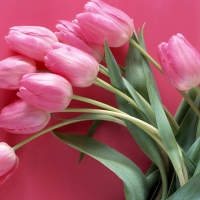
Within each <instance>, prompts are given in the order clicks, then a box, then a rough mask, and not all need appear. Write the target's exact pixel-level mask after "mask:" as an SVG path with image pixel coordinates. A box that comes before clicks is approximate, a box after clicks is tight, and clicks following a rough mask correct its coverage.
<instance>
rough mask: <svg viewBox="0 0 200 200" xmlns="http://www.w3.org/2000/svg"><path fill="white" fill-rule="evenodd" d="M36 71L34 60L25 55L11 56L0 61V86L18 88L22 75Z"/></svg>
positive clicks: (10, 88) (11, 88)
mask: <svg viewBox="0 0 200 200" xmlns="http://www.w3.org/2000/svg"><path fill="white" fill-rule="evenodd" d="M33 72H36V65H35V62H34V60H32V59H30V58H27V57H25V56H21V55H18V56H12V57H9V58H6V59H4V60H2V61H0V88H3V89H9V90H15V89H18V88H19V86H18V81H19V80H20V79H21V78H22V76H23V75H25V74H28V73H33Z"/></svg>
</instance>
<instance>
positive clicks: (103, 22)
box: [75, 0, 134, 47]
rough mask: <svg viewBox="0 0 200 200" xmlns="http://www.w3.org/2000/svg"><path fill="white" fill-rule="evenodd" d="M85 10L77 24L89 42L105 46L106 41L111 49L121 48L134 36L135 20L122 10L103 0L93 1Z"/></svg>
mask: <svg viewBox="0 0 200 200" xmlns="http://www.w3.org/2000/svg"><path fill="white" fill-rule="evenodd" d="M84 8H85V12H84V13H81V14H78V15H77V16H76V19H77V21H75V22H76V23H77V24H78V26H79V27H80V28H81V30H82V34H83V35H84V37H85V38H86V39H87V41H88V42H91V43H95V44H101V45H103V44H104V40H105V39H106V40H107V42H108V45H109V46H110V47H119V46H121V45H123V44H125V43H126V42H127V41H128V40H129V38H130V37H131V36H132V34H133V31H134V25H133V20H132V19H131V18H130V17H129V16H128V15H126V14H125V13H124V12H122V11H121V10H118V9H117V8H114V7H112V6H110V5H108V4H106V3H104V2H103V1H101V0H91V1H90V2H88V3H87V4H86V5H85V7H84Z"/></svg>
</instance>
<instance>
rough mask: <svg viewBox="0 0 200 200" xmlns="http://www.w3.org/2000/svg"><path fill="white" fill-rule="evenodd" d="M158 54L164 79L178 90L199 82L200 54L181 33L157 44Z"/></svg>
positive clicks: (188, 87) (191, 86)
mask: <svg viewBox="0 0 200 200" xmlns="http://www.w3.org/2000/svg"><path fill="white" fill-rule="evenodd" d="M158 56H159V59H160V62H161V66H162V70H163V73H164V76H165V77H166V79H167V80H168V81H169V82H170V83H171V84H172V85H173V86H174V87H176V88H178V89H179V90H188V89H190V88H193V87H195V86H197V85H198V84H199V83H200V55H199V53H198V52H197V51H196V49H195V48H194V47H193V46H192V45H191V44H190V43H189V42H188V41H187V40H186V39H185V38H184V37H183V35H181V34H177V35H174V36H172V37H171V38H170V40H169V42H168V43H165V42H163V43H161V44H160V45H159V46H158Z"/></svg>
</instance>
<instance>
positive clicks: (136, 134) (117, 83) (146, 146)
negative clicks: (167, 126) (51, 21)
mask: <svg viewBox="0 0 200 200" xmlns="http://www.w3.org/2000/svg"><path fill="white" fill-rule="evenodd" d="M105 57H106V64H107V67H108V70H109V76H110V80H111V83H112V85H113V86H114V87H115V88H117V89H118V90H120V91H121V92H123V93H124V94H127V92H126V87H125V85H124V81H123V78H122V76H121V73H120V70H119V67H118V65H117V63H116V61H115V59H114V57H113V55H112V53H111V51H110V49H109V47H108V45H107V43H106V42H105ZM116 100H117V103H118V106H119V108H120V110H122V111H123V112H126V113H127V114H129V115H130V116H133V117H136V118H138V119H141V115H140V113H139V112H138V111H137V110H136V109H134V108H133V107H132V106H131V105H130V104H129V103H127V101H126V100H124V99H123V98H122V97H120V96H118V95H116ZM124 121H125V123H126V126H127V128H128V130H129V132H130V134H131V135H132V137H133V138H134V139H135V141H136V142H137V143H138V145H139V146H140V148H141V149H142V150H143V151H144V152H145V154H146V155H147V156H148V157H149V158H150V159H151V160H152V161H153V162H154V163H155V164H156V165H157V166H158V168H159V170H160V173H161V177H162V186H163V187H162V188H163V193H162V198H163V199H165V197H166V194H167V179H166V174H165V170H164V164H163V161H162V158H161V155H160V152H159V148H158V146H157V144H156V142H155V141H154V140H153V139H152V138H151V137H150V136H149V135H148V134H147V133H146V132H144V131H143V130H142V129H140V128H139V127H138V126H136V125H135V124H133V123H131V122H130V121H127V120H124Z"/></svg>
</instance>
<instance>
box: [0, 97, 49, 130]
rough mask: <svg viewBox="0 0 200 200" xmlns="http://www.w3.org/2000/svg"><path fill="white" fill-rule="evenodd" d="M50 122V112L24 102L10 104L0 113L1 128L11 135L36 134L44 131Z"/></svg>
mask: <svg viewBox="0 0 200 200" xmlns="http://www.w3.org/2000/svg"><path fill="white" fill-rule="evenodd" d="M49 120H50V114H49V112H47V111H44V110H42V109H40V108H37V107H35V106H33V105H31V104H29V103H27V102H25V101H23V100H18V101H15V102H14V103H12V104H9V105H8V106H6V107H4V108H3V109H2V111H1V113H0V126H1V127H2V128H3V129H5V130H6V131H8V132H10V133H17V134H31V133H36V132H38V131H40V130H42V129H43V128H44V127H45V126H46V125H47V124H48V122H49Z"/></svg>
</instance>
